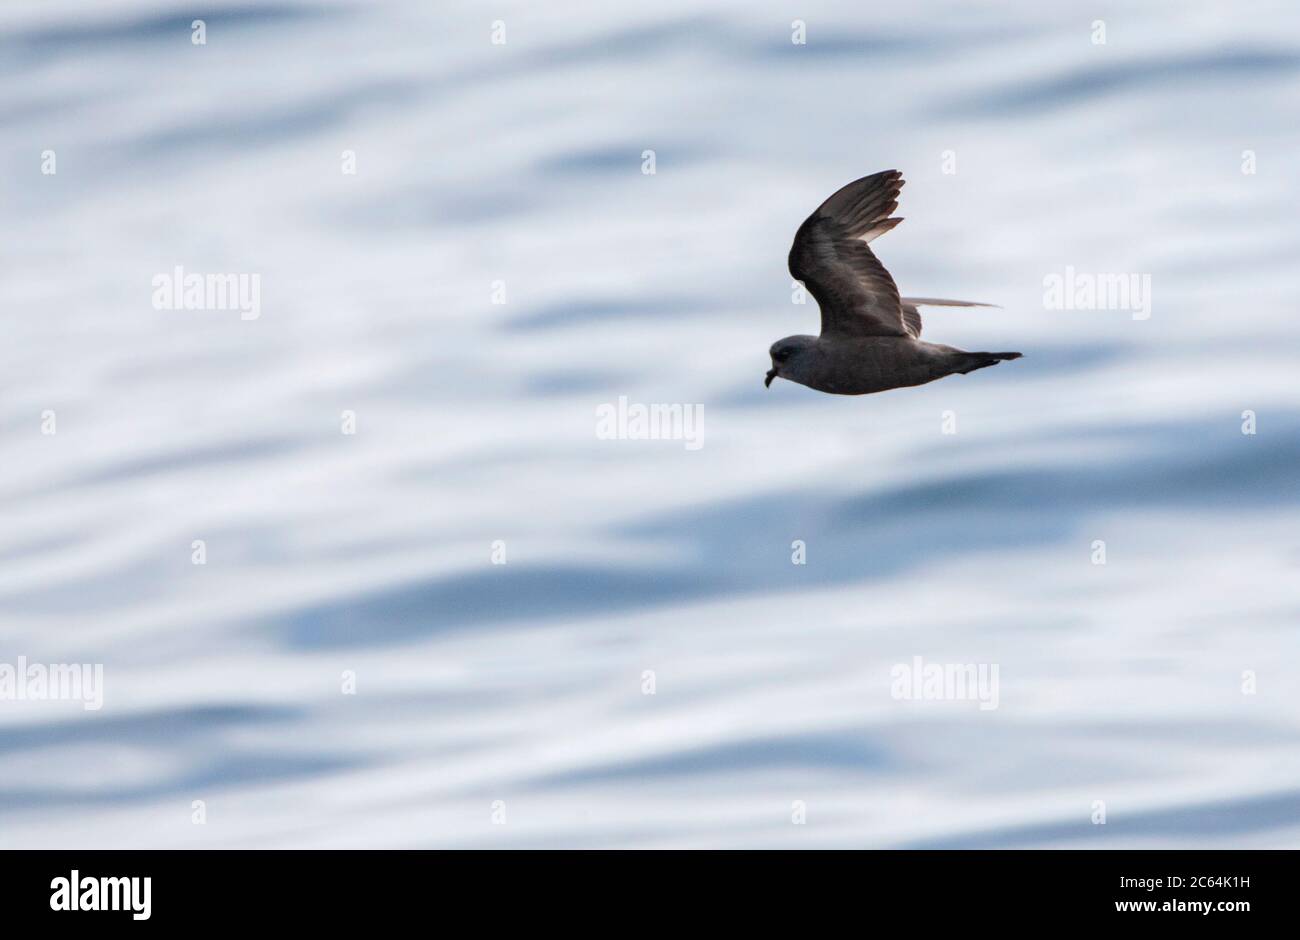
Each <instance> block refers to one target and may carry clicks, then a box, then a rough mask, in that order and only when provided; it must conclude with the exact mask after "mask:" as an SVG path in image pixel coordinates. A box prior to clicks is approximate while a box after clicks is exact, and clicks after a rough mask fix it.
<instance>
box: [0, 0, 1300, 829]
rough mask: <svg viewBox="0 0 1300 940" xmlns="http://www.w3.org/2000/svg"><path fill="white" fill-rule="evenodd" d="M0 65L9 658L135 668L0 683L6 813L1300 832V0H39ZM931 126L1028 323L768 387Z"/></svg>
mask: <svg viewBox="0 0 1300 940" xmlns="http://www.w3.org/2000/svg"><path fill="white" fill-rule="evenodd" d="M200 18H201V19H202V20H203V21H204V27H205V36H204V38H205V40H206V42H205V43H203V44H200V45H196V44H195V43H194V42H193V36H194V28H193V21H194V20H195V19H200ZM796 20H798V21H801V22H802V23H803V24H804V30H805V35H806V43H804V44H797V43H795V42H792V36H793V35H794V33H795V32H796V30H797V27H796V26H794V25H792V24H794V23H795V21H796ZM1096 21H1101V22H1102V24H1103V27H1102V28H1103V30H1104V38H1105V42H1104V43H1099V42H1097V41H1096V38H1097V36H1098V30H1097V24H1096ZM494 39H497V40H498V41H497V42H494V41H493V40H494ZM501 39H504V42H501V41H500V40H501ZM0 73H2V74H3V76H4V81H3V82H0V128H3V131H2V132H0V200H2V201H3V206H4V219H5V223H6V224H5V225H4V227H3V231H2V232H0V244H2V245H3V250H2V251H0V268H2V270H0V308H2V314H0V331H2V332H0V338H2V340H3V341H2V342H0V662H7V663H13V662H15V660H16V658H17V657H19V656H24V657H26V659H27V660H28V661H29V662H42V663H102V664H103V666H104V707H103V708H102V709H101V710H99V711H86V710H84V709H83V708H82V707H81V705H80V704H79V703H76V702H30V701H28V702H19V701H0V761H2V762H3V764H2V766H3V768H4V771H3V773H2V774H0V846H4V847H10V848H28V847H58V846H72V847H236V846H239V847H332V846H357V847H389V846H392V847H493V846H527V847H574V846H578V847H587V846H590V847H624V846H636V847H683V846H685V847H724V846H725V847H767V846H771V847H800V846H806V847H873V848H874V847H918V846H921V847H1004V846H1005V847H1076V846H1081V847H1091V846H1125V847H1133V846H1244V847H1281V846H1291V847H1296V846H1298V845H1300V746H1298V745H1300V683H1297V682H1296V670H1297V658H1298V657H1300V639H1297V623H1298V618H1300V570H1298V569H1300V534H1298V533H1300V529H1298V527H1297V523H1300V505H1298V497H1300V490H1298V488H1297V468H1298V467H1300V382H1297V379H1296V375H1297V351H1298V350H1300V345H1298V344H1300V319H1298V318H1297V316H1296V284H1295V281H1296V278H1295V272H1296V257H1297V251H1298V250H1300V229H1298V228H1297V226H1296V222H1295V210H1296V205H1297V197H1298V196H1300V183H1297V180H1298V179H1300V150H1298V148H1297V144H1298V143H1300V136H1298V134H1297V130H1296V129H1297V127H1300V98H1298V97H1297V95H1296V87H1297V80H1298V79H1300V13H1297V11H1296V9H1295V7H1294V5H1290V4H1286V3H1283V2H1276V3H1254V2H1244V3H1243V2H1234V3H1227V2H1221V3H1217V2H1211V3H1200V4H1194V5H1193V4H1186V3H1181V2H1173V0H1170V2H1157V3H1150V4H1143V5H1142V8H1141V9H1133V5H1132V4H1122V3H1118V2H1115V3H1110V2H1097V3H1092V4H1090V5H1088V6H1086V8H1081V7H1080V6H1079V4H1077V3H1041V2H1028V0H1025V2H1015V3H1007V4H999V5H997V7H996V8H980V7H978V6H976V5H973V4H968V3H962V2H955V0H954V2H937V0H936V2H910V3H906V4H897V5H892V6H890V7H889V8H884V7H881V6H879V5H876V4H859V5H850V4H837V3H830V2H827V3H820V2H809V0H800V2H757V3H755V2H748V3H740V2H735V3H699V2H687V0H659V2H656V3H655V4H652V5H650V6H647V7H645V8H632V7H628V6H626V5H618V4H615V5H611V4H608V3H603V2H601V3H598V2H594V0H593V2H586V0H577V2H566V3H563V4H545V5H543V4H536V3H524V2H518V3H508V2H501V3H483V2H466V3H454V4H453V3H431V2H420V3H414V2H412V3H386V2H349V3H333V2H327V3H298V2H287V0H268V2H261V3H252V2H245V3H240V4H231V3H226V2H205V3H204V4H203V5H202V6H201V9H200V8H196V7H193V6H190V5H186V4H181V3H172V2H157V0H148V2H142V0H114V2H111V3H110V2H103V0H100V2H85V0H80V2H62V3H48V2H34V0H16V2H9V3H6V4H5V5H4V6H3V7H0ZM646 151H653V152H654V164H655V165H654V170H655V172H654V173H653V174H650V173H646V172H643V166H644V165H645V160H646V157H645V156H644V154H645V152H646ZM1247 151H1249V152H1250V153H1251V154H1252V155H1253V156H1250V157H1247V156H1246V152H1247ZM47 152H50V153H53V154H54V156H55V159H56V161H57V164H56V172H54V173H50V172H48V167H47V166H46V164H47V163H48V159H47ZM348 154H351V158H350V159H351V161H352V167H353V168H354V169H355V172H348V169H349V157H348ZM1252 162H1253V164H1254V165H1253V167H1251V166H1250V164H1251V163H1252ZM892 167H897V168H899V169H901V170H902V171H903V172H904V174H905V176H906V178H907V180H908V185H907V187H906V188H905V189H904V191H903V194H902V204H901V206H900V208H899V210H898V214H900V215H903V216H905V217H907V221H906V223H904V224H903V225H902V226H900V227H899V228H897V229H895V230H894V231H893V232H892V233H890V234H888V235H886V236H885V237H883V238H882V239H880V240H879V241H878V242H876V243H875V245H874V246H873V247H874V248H875V249H876V251H877V253H878V254H879V255H880V257H881V259H882V260H883V261H884V263H885V264H886V265H887V266H888V267H889V269H890V270H891V272H892V273H893V275H894V277H895V279H896V280H897V281H898V283H899V285H900V288H901V289H902V292H903V293H904V294H911V295H918V294H920V295H931V296H940V297H943V296H949V297H959V298H967V299H974V300H983V301H988V302H991V303H996V304H1000V305H1001V309H993V310H963V309H952V310H947V309H931V310H927V311H926V312H925V338H927V339H929V340H931V341H936V342H944V343H949V344H952V345H956V346H961V347H964V348H970V349H993V350H1002V349H1018V350H1022V351H1023V352H1024V354H1025V358H1024V359H1023V360H1021V361H1018V362H1014V363H1004V364H1002V365H1000V366H999V367H998V368H996V369H989V370H984V371H981V372H978V373H974V374H971V375H968V376H955V377H952V378H948V379H944V380H942V381H940V382H937V383H934V384H931V385H928V386H925V387H922V388H916V389H909V390H901V391H894V392H889V393H886V394H882V395H875V396H867V397H862V398H839V397H832V396H825V395H820V394H817V393H815V392H811V391H809V390H807V389H805V388H802V387H799V386H796V385H792V384H790V383H788V382H784V381H778V382H776V383H774V384H773V386H772V388H771V389H770V390H765V389H764V388H763V384H762V380H763V373H764V371H765V370H766V369H767V368H768V366H769V362H768V356H767V349H768V347H769V345H770V344H771V343H772V342H773V341H774V340H776V339H778V338H780V337H782V336H786V335H789V334H792V333H812V332H816V329H817V310H816V307H815V305H814V303H813V302H812V301H811V300H809V302H808V304H807V305H804V306H800V305H797V304H794V303H792V285H791V278H790V275H789V272H788V271H787V270H786V253H787V251H788V250H789V245H790V241H791V239H792V237H793V234H794V231H795V229H796V228H797V226H798V225H799V223H800V222H801V221H802V220H803V219H804V218H805V216H807V214H808V213H809V212H811V211H812V209H813V208H815V207H816V206H817V204H818V203H820V202H821V200H822V199H824V198H825V197H826V196H827V195H829V194H830V193H831V192H833V191H834V190H835V189H837V188H838V187H840V186H841V185H843V184H844V183H846V182H848V181H850V180H852V179H855V178H857V177H859V176H862V175H864V174H867V173H870V172H874V171H877V170H881V169H886V168H892ZM1252 168H1253V169H1254V171H1255V172H1247V171H1246V170H1249V169H1252ZM43 169H45V170H47V171H46V172H43ZM953 169H955V172H945V171H946V170H953ZM177 265H181V266H183V267H184V269H185V271H187V272H203V273H247V274H257V275H258V276H259V277H260V283H261V307H260V316H259V317H258V318H257V319H242V318H241V316H240V314H239V312H237V311H230V310H168V309H161V310H160V309H156V308H155V306H154V305H153V303H152V301H151V298H152V294H153V287H152V286H151V282H152V280H153V279H154V278H155V277H156V276H158V275H160V274H167V273H170V272H172V271H173V269H174V267H175V266H177ZM1067 265H1070V266H1073V267H1074V268H1075V269H1076V270H1078V271H1080V272H1131V273H1138V274H1149V275H1150V277H1151V285H1152V288H1151V289H1152V297H1151V315H1150V318H1149V319H1146V320H1136V319H1134V318H1133V316H1132V315H1131V313H1130V312H1128V311H1125V310H1105V309H1103V310H1058V309H1047V308H1046V306H1045V303H1044V278H1045V277H1048V276H1049V275H1051V274H1052V273H1054V272H1063V271H1064V269H1065V267H1066V266H1067ZM494 301H504V302H494ZM619 396H626V397H627V399H628V400H629V401H630V402H634V403H637V402H639V403H684V404H698V405H702V406H703V424H702V441H703V446H702V447H701V448H700V449H698V450H691V449H688V448H687V447H685V446H684V445H683V442H682V441H672V440H602V439H600V438H598V437H597V435H596V433H595V425H596V411H597V409H598V408H599V407H600V406H601V405H603V404H608V403H616V402H617V401H618V399H619ZM1247 411H1249V412H1252V413H1253V414H1254V415H1255V419H1256V425H1257V426H1256V433H1254V434H1245V433H1243V420H1244V419H1243V412H1247ZM945 412H951V415H952V420H954V421H955V423H956V424H955V428H956V433H953V434H945V433H942V425H943V416H944V414H945ZM345 413H350V414H352V415H353V416H354V419H355V433H350V434H349V433H344V421H345V420H346V419H345ZM49 414H53V415H54V416H55V421H56V427H57V429H56V433H48V431H49V428H48V427H47V426H46V425H47V424H48V421H47V417H48V415H49ZM196 541H201V542H202V543H203V546H204V551H205V553H206V563H205V564H202V565H198V564H194V563H193V561H194V553H195V548H194V545H195V543H196ZM796 541H800V542H803V543H804V546H805V550H806V564H803V565H796V564H792V554H793V549H792V544H793V543H794V542H796ZM1099 541H1100V542H1104V543H1105V561H1106V563H1105V564H1104V565H1103V564H1096V563H1094V561H1095V559H1096V557H1097V555H1096V543H1097V542H1099ZM494 554H495V555H496V556H497V557H496V558H495V560H496V561H501V560H503V559H504V561H505V563H504V564H494V563H493V561H494ZM915 656H921V657H923V658H924V660H925V661H926V662H934V663H957V664H964V663H983V664H997V665H998V667H999V670H1000V694H999V705H998V707H997V708H996V709H992V710H981V709H979V708H978V707H977V705H976V704H975V703H973V702H970V701H904V700H898V699H896V698H895V697H893V696H892V695H891V669H892V668H893V667H894V666H895V664H900V663H910V662H912V659H913V657H915ZM348 677H350V680H349V678H348ZM349 681H350V682H351V683H353V684H354V688H348V684H349ZM651 692H652V693H653V694H649V693H651ZM196 801H201V804H199V803H196ZM800 806H802V808H803V814H804V819H805V821H804V822H803V824H798V823H797V821H796V820H795V818H794V817H795V816H796V815H797V814H798V808H799V807H800ZM1099 806H1101V807H1104V812H1105V823H1104V824H1098V822H1097V821H1096V820H1097V818H1098V816H1097V814H1098V807H1099ZM198 807H201V809H202V811H203V812H204V813H205V817H206V822H205V823H204V824H202V825H197V824H195V822H194V821H193V817H194V815H195V813H196V812H198Z"/></svg>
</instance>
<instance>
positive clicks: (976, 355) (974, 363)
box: [954, 352, 1021, 375]
mask: <svg viewBox="0 0 1300 940" xmlns="http://www.w3.org/2000/svg"><path fill="white" fill-rule="evenodd" d="M962 355H963V357H964V358H963V359H962V360H961V362H960V363H959V364H958V367H957V369H955V370H954V371H956V372H959V373H961V374H962V375H965V374H966V373H967V372H974V371H975V370H976V369H983V368H986V367H988V366H995V365H997V364H998V363H999V362H1001V361H1002V360H1004V359H1019V358H1020V355H1021V354H1020V353H1018V352H970V353H963V354H962Z"/></svg>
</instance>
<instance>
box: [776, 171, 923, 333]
mask: <svg viewBox="0 0 1300 940" xmlns="http://www.w3.org/2000/svg"><path fill="white" fill-rule="evenodd" d="M902 186H903V174H901V173H899V172H898V171H897V170H886V171H884V172H883V173H874V174H872V175H871V176H864V177H863V178H862V179H860V180H856V181H855V182H852V183H849V185H847V186H845V187H844V188H843V189H841V190H839V191H838V192H836V193H835V194H834V195H833V196H831V197H830V198H829V199H827V200H826V201H825V202H823V203H822V204H821V206H820V207H818V209H817V211H816V212H814V213H813V214H812V215H810V216H808V218H807V220H806V221H805V222H804V223H803V225H801V226H799V231H798V232H796V233H795V236H794V245H793V246H792V247H791V249H790V273H791V274H793V275H794V276H795V278H796V279H797V280H800V281H802V282H803V283H804V286H805V287H807V288H808V291H809V293H811V294H812V295H813V297H815V298H816V299H817V304H818V305H819V306H820V307H821V310H822V333H823V334H827V333H830V334H835V335H840V336H907V335H910V331H909V330H908V329H907V325H906V324H905V323H904V321H903V307H902V303H901V302H900V300H899V297H898V287H897V286H896V285H895V284H894V279H893V278H892V277H890V276H889V272H888V271H886V270H885V266H884V265H883V264H881V263H880V261H879V260H878V259H877V258H876V256H875V255H874V254H872V253H871V249H870V248H868V247H867V243H868V242H869V241H871V240H872V239H873V238H875V237H876V236H877V235H882V234H884V233H885V232H888V231H889V230H890V229H891V228H893V227H894V226H895V225H897V224H898V223H899V222H901V221H903V220H902V219H897V218H890V216H889V213H891V212H893V211H894V210H895V209H896V208H898V191H899V190H900V189H901V188H902ZM919 329H920V328H919V325H918V328H917V330H918V332H919Z"/></svg>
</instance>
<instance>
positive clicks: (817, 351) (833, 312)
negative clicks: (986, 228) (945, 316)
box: [763, 170, 1020, 395]
mask: <svg viewBox="0 0 1300 940" xmlns="http://www.w3.org/2000/svg"><path fill="white" fill-rule="evenodd" d="M902 187H903V175H902V174H901V173H899V172H898V171H897V170H886V171H885V172H883V173H875V174H873V175H871V176H864V177H863V178H862V179H860V180H856V181H855V182H852V183H849V185H847V186H845V187H844V188H843V189H841V190H839V191H838V192H836V193H835V194H834V195H833V196H831V197H830V198H829V199H827V200H826V201H825V202H823V203H822V204H821V206H820V207H819V208H818V209H817V211H816V212H814V213H813V214H812V215H810V216H809V217H808V218H807V220H806V221H805V222H804V223H803V225H801V226H799V231H798V232H796V233H795V236H794V245H793V247H791V249H790V273H791V274H793V275H794V276H795V278H797V279H798V280H800V281H802V282H803V284H804V286H805V287H806V288H807V289H808V292H809V293H810V294H812V295H813V297H814V298H815V299H816V300H817V304H818V306H819V307H821V313H822V329H821V335H820V336H787V337H786V338H785V339H782V340H778V341H777V342H776V343H774V344H773V345H772V349H771V356H772V369H771V371H769V372H768V373H767V378H766V380H765V381H764V383H763V384H764V385H771V384H772V380H773V379H774V378H783V379H788V380H789V381H791V382H798V383H799V384H800V385H807V386H808V387H809V388H814V389H817V390H818V391H821V392H831V393H833V394H836V395H865V394H868V393H870V392H883V391H886V390H887V389H891V388H903V387H906V386H909V385H924V384H925V383H926V382H933V381H934V380H935V379H941V378H943V377H944V376H945V375H953V374H954V373H958V374H961V375H965V374H966V373H967V372H974V371H975V370H976V369H983V368H984V367H985V366H991V365H996V364H997V363H999V362H1001V361H1002V360H1004V359H1019V358H1020V353H1018V352H1000V353H993V352H965V351H963V350H960V349H955V348H953V347H952V346H941V345H939V344H938V343H927V342H924V341H922V340H921V338H920V336H921V314H920V311H919V310H917V307H920V306H927V305H932V306H941V307H987V306H989V304H979V303H973V302H971V301H968V300H937V299H935V298H931V297H900V296H899V294H898V287H897V286H896V285H895V284H894V279H893V278H892V277H890V276H889V272H888V271H886V270H885V266H884V265H883V264H881V263H880V260H879V259H878V258H876V256H875V255H874V254H873V253H872V251H871V249H870V248H868V247H867V244H868V242H870V241H871V240H872V239H873V238H876V237H877V236H878V235H883V234H884V233H885V232H888V231H889V230H890V229H892V228H893V227H894V226H895V225H897V224H898V223H899V222H901V221H903V220H902V219H900V218H895V217H892V216H890V213H891V212H893V211H894V210H895V209H896V208H898V191H899V190H900V189H902Z"/></svg>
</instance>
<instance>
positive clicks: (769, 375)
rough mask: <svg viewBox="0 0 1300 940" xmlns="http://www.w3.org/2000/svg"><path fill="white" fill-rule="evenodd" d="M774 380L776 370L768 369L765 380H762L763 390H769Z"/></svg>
mask: <svg viewBox="0 0 1300 940" xmlns="http://www.w3.org/2000/svg"><path fill="white" fill-rule="evenodd" d="M774 378H776V369H768V370H767V378H765V379H763V388H771V387H772V380H773V379H774Z"/></svg>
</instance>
